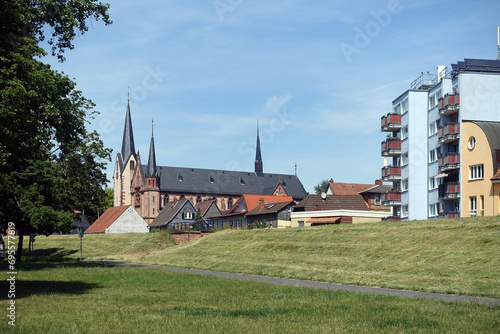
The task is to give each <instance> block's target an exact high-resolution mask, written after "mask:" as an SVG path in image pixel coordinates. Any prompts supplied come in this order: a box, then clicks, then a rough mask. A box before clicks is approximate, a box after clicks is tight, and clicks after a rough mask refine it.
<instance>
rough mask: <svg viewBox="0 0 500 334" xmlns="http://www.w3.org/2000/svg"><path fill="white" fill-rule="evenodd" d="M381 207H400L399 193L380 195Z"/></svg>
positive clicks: (391, 192)
mask: <svg viewBox="0 0 500 334" xmlns="http://www.w3.org/2000/svg"><path fill="white" fill-rule="evenodd" d="M382 205H383V206H392V205H401V193H400V192H399V191H390V192H388V193H385V194H382Z"/></svg>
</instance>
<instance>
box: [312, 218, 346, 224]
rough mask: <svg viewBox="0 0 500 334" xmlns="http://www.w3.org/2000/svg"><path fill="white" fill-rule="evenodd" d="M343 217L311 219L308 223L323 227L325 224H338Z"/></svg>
mask: <svg viewBox="0 0 500 334" xmlns="http://www.w3.org/2000/svg"><path fill="white" fill-rule="evenodd" d="M341 218H342V217H321V218H311V219H309V220H308V221H307V223H309V224H311V226H313V225H323V224H338V223H340V219H341Z"/></svg>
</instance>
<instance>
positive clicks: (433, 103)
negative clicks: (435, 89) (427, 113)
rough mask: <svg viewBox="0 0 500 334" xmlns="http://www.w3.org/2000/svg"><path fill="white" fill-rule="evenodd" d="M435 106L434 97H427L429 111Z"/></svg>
mask: <svg viewBox="0 0 500 334" xmlns="http://www.w3.org/2000/svg"><path fill="white" fill-rule="evenodd" d="M435 104H436V97H435V96H434V95H432V96H431V97H429V109H432V108H433V107H434V105H435Z"/></svg>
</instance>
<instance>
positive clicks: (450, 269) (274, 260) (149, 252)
mask: <svg viewBox="0 0 500 334" xmlns="http://www.w3.org/2000/svg"><path fill="white" fill-rule="evenodd" d="M25 245H27V239H26V240H25ZM79 247H80V243H79V239H78V237H77V236H76V235H71V236H50V237H44V236H39V237H37V238H36V242H35V251H34V253H33V254H34V257H33V258H34V259H35V260H38V261H39V260H54V259H56V260H68V259H69V260H73V259H78V258H79V256H80V254H79ZM499 254H500V217H479V218H465V219H448V220H446V219H440V220H427V221H413V222H405V223H401V222H393V223H371V224H359V225H330V226H324V227H311V228H290V229H263V230H224V231H220V232H216V233H213V234H212V235H210V236H206V237H203V238H201V239H198V240H195V241H191V242H188V243H185V244H182V245H175V244H174V242H173V241H172V239H171V237H170V236H169V235H168V234H167V233H165V232H158V233H148V234H133V235H131V234H126V235H86V236H85V237H84V238H83V257H84V259H85V260H86V261H93V260H129V261H132V262H136V263H145V264H155V265H166V266H172V267H179V268H193V269H205V270H214V271H221V272H232V273H245V274H254V275H265V276H272V277H281V278H295V279H305V280H315V281H323V282H331V283H343V284H353V285H364V286H378V287H388V288H396V289H406V290H414V291H424V292H438V293H448V294H459V295H469V296H483V297H493V298H500V288H499V287H500V269H499V268H500V257H499V256H498V255H499Z"/></svg>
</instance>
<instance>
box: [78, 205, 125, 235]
mask: <svg viewBox="0 0 500 334" xmlns="http://www.w3.org/2000/svg"><path fill="white" fill-rule="evenodd" d="M129 207H130V205H123V206H116V207H113V208H109V209H107V210H106V211H104V213H103V214H102V215H101V216H100V217H99V218H98V219H97V220H96V221H95V222H94V224H92V225H90V227H89V228H88V229H87V230H86V231H85V233H104V232H105V231H106V229H107V228H108V227H110V226H111V224H113V223H114V222H115V220H117V219H118V217H120V216H121V215H122V214H123V213H124V212H125V210H127V209H128V208H129Z"/></svg>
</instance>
